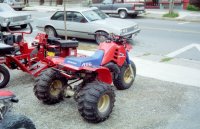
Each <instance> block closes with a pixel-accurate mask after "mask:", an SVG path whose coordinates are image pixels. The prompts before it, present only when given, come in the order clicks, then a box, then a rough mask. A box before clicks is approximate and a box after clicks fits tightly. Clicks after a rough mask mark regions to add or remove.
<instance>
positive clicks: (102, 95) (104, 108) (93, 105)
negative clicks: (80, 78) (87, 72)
mask: <svg viewBox="0 0 200 129" xmlns="http://www.w3.org/2000/svg"><path fill="white" fill-rule="evenodd" d="M114 102H115V93H114V90H113V88H112V86H110V85H108V84H105V83H101V82H98V81H94V82H92V83H88V84H86V86H85V87H84V88H83V89H82V90H81V91H80V92H79V97H78V111H79V113H80V114H81V116H82V117H83V118H84V119H85V120H86V121H88V122H91V123H99V122H102V121H104V120H106V119H107V118H108V117H109V115H110V114H111V112H112V109H113V107H114Z"/></svg>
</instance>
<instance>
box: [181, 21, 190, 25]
mask: <svg viewBox="0 0 200 129" xmlns="http://www.w3.org/2000/svg"><path fill="white" fill-rule="evenodd" d="M188 23H190V22H179V23H178V24H179V25H183V24H188Z"/></svg>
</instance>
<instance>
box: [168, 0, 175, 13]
mask: <svg viewBox="0 0 200 129" xmlns="http://www.w3.org/2000/svg"><path fill="white" fill-rule="evenodd" d="M173 9H174V0H170V4H169V14H172V13H173Z"/></svg>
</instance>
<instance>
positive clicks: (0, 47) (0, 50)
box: [0, 43, 15, 55]
mask: <svg viewBox="0 0 200 129" xmlns="http://www.w3.org/2000/svg"><path fill="white" fill-rule="evenodd" d="M14 50H15V48H14V47H13V46H10V45H6V44H3V43H0V55H5V54H12V52H13V51H14Z"/></svg>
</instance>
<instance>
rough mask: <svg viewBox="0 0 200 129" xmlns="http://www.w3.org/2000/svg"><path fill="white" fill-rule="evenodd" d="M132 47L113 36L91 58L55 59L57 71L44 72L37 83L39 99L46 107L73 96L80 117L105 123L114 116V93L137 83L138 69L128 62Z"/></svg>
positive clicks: (123, 39)
mask: <svg viewBox="0 0 200 129" xmlns="http://www.w3.org/2000/svg"><path fill="white" fill-rule="evenodd" d="M131 48H132V47H131V46H130V44H128V40H127V39H126V38H125V36H116V35H113V34H112V35H110V36H109V40H107V41H106V42H103V43H101V44H100V45H99V48H98V50H97V51H96V52H95V53H94V55H92V56H90V57H83V56H82V57H67V58H54V59H52V61H54V62H60V63H59V64H58V65H57V67H54V68H49V69H47V70H45V71H43V72H42V73H41V74H40V75H39V76H38V77H37V78H36V80H35V84H34V92H35V95H36V97H37V98H38V99H39V100H41V101H42V102H44V103H46V104H54V103H58V102H60V101H61V100H62V99H63V98H64V97H71V96H73V97H74V98H75V100H76V101H77V102H78V110H79V112H80V114H81V116H82V117H83V118H84V119H85V120H87V121H89V122H94V123H97V122H101V121H104V120H106V119H107V118H108V117H109V115H110V113H111V112H112V109H113V106H114V102H115V93H114V91H113V88H112V86H111V84H112V82H113V83H114V85H115V86H116V88H117V89H119V90H124V89H128V88H129V87H131V85H132V84H133V82H134V79H135V75H136V68H135V65H134V63H133V62H132V61H131V60H130V59H129V55H128V51H129V50H130V49H131Z"/></svg>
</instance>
